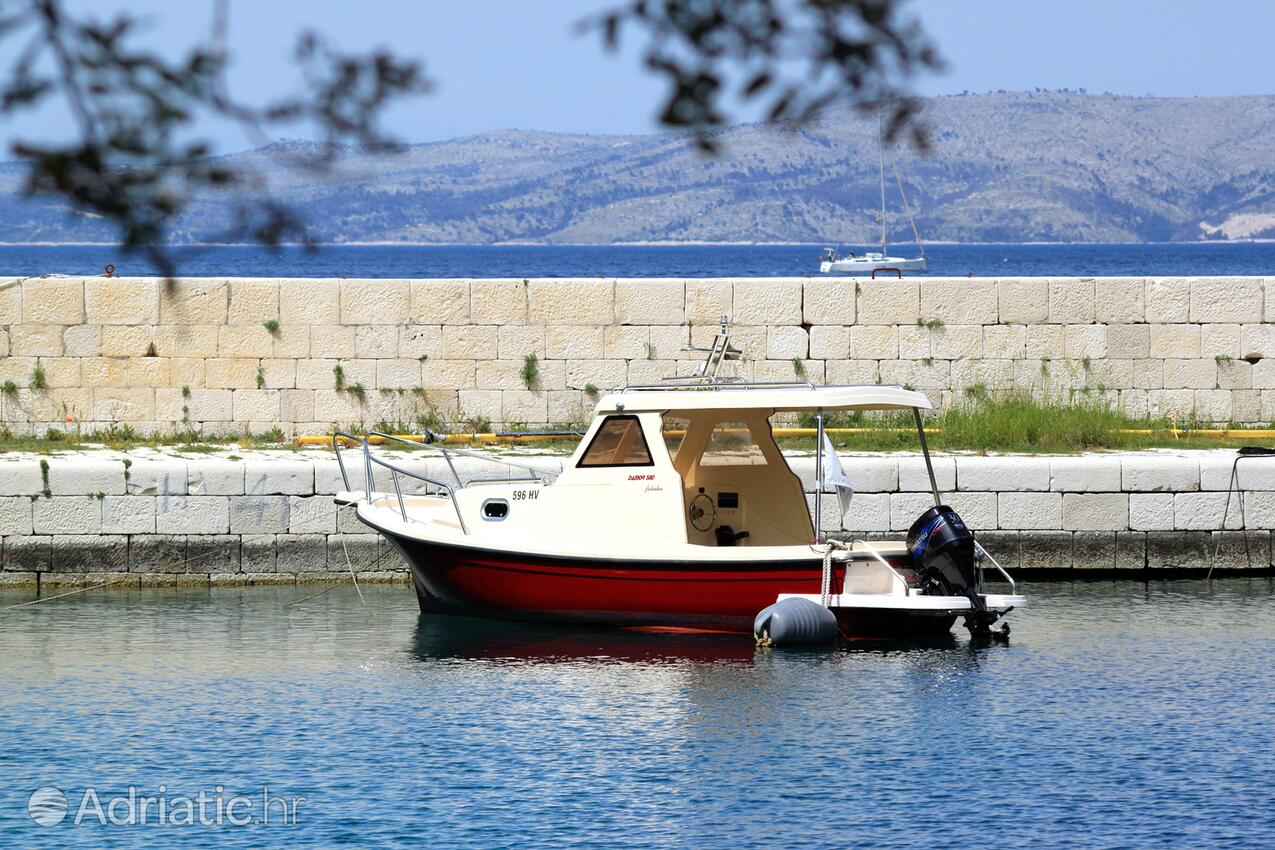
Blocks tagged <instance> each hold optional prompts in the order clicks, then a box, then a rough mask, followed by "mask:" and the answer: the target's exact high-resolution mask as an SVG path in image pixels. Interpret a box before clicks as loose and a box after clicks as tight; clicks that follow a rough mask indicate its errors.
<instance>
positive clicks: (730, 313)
mask: <svg viewBox="0 0 1275 850" xmlns="http://www.w3.org/2000/svg"><path fill="white" fill-rule="evenodd" d="M734 312H735V305H734V288H733V287H732V286H731V283H730V281H727V280H688V281H686V321H687V322H688V323H689V324H691V325H695V326H698V325H717V324H718V323H719V322H720V321H721V318H722V316H727V317H729V318H730V319H731V320H732V321H733V320H734V318H735V317H734Z"/></svg>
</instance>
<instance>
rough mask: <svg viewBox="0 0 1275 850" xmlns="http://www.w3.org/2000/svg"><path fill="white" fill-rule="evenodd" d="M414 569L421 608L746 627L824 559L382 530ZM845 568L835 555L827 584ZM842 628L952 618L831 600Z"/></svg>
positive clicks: (920, 630)
mask: <svg viewBox="0 0 1275 850" xmlns="http://www.w3.org/2000/svg"><path fill="white" fill-rule="evenodd" d="M382 533H384V534H385V536H386V538H387V539H388V540H389V541H390V542H391V543H392V544H393V545H394V546H395V547H396V548H397V549H398V550H399V551H400V552H401V553H402V555H403V557H404V559H405V560H406V561H407V563H408V564H409V566H410V567H411V571H412V579H413V584H414V585H415V587H416V595H417V599H418V600H419V601H420V606H421V611H423V612H425V613H444V614H460V615H465V616H478V617H491V618H496V619H509V620H531V621H540V622H558V623H591V624H602V625H612V626H669V627H683V628H699V629H722V630H729V631H739V632H751V631H752V625H753V618H754V617H755V616H756V615H757V613H758V612H759V611H761V609H763V608H765V607H766V606H767V605H770V604H771V603H773V602H774V601H775V598H776V597H777V596H778V595H779V594H781V593H815V592H818V589H819V584H820V578H821V575H822V570H823V560H822V558H820V557H818V556H812V557H810V558H808V559H801V560H796V561H745V562H741V561H734V560H732V561H725V560H723V561H658V562H657V561H641V560H633V559H628V560H622V559H619V558H617V559H601V558H573V557H561V556H543V555H529V554H522V553H519V554H516V555H512V554H509V553H503V552H496V551H492V550H488V549H481V548H477V547H467V546H455V545H450V544H442V543H433V542H427V541H422V540H417V539H415V538H409V537H402V536H398V535H395V534H391V533H388V532H384V531H383V532H382ZM843 578H844V571H843V570H838V569H837V568H836V566H835V565H834V570H833V578H832V592H833V593H840V592H841V585H842V579H843ZM837 613H838V619H839V620H840V621H841V625H842V629H843V631H845V633H846V634H847V636H851V637H898V636H904V635H919V634H942V633H944V632H946V631H947V630H948V629H950V628H951V625H952V622H953V621H954V619H955V618H953V617H945V616H939V617H936V616H927V615H912V614H908V613H906V612H897V611H875V610H855V611H846V610H844V609H841V610H838V612H837Z"/></svg>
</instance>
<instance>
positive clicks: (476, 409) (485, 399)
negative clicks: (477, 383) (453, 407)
mask: <svg viewBox="0 0 1275 850" xmlns="http://www.w3.org/2000/svg"><path fill="white" fill-rule="evenodd" d="M502 395H503V393H502V392H501V391H500V390H471V389H463V390H461V391H460V393H459V401H458V404H459V405H460V411H459V413H458V418H459V419H461V420H462V422H463V421H465V420H483V419H485V420H487V422H488V423H489V424H490V423H492V422H499V421H500V416H501V407H500V405H501V396H502ZM480 430H481V429H480Z"/></svg>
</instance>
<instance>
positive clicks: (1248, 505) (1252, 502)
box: [1227, 464, 1275, 529]
mask: <svg viewBox="0 0 1275 850" xmlns="http://www.w3.org/2000/svg"><path fill="white" fill-rule="evenodd" d="M1240 467H1241V468H1243V464H1241V465H1240ZM1235 511H1236V503H1235V499H1234V498H1232V500H1231V509H1230V512H1228V513H1227V519H1228V521H1229V520H1230V518H1231V517H1233V516H1234V515H1235ZM1244 518H1245V520H1246V524H1247V526H1248V527H1249V528H1259V529H1271V528H1275V492H1271V491H1266V490H1263V491H1258V492H1253V493H1245V494H1244Z"/></svg>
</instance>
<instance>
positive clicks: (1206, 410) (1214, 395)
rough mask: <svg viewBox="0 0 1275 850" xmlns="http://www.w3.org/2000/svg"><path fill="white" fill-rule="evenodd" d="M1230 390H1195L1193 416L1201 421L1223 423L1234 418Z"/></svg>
mask: <svg viewBox="0 0 1275 850" xmlns="http://www.w3.org/2000/svg"><path fill="white" fill-rule="evenodd" d="M1231 402H1232V397H1231V391H1230V390H1196V391H1195V405H1194V411H1195V417H1196V418H1197V419H1199V420H1200V421H1202V422H1212V423H1214V424H1217V425H1224V424H1226V423H1228V422H1231V421H1233V420H1234V418H1235V417H1234V415H1233V413H1234V410H1233V407H1232V404H1231Z"/></svg>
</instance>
